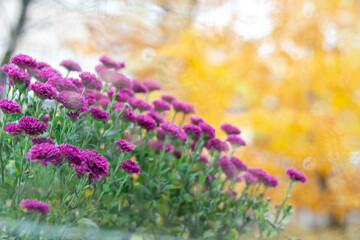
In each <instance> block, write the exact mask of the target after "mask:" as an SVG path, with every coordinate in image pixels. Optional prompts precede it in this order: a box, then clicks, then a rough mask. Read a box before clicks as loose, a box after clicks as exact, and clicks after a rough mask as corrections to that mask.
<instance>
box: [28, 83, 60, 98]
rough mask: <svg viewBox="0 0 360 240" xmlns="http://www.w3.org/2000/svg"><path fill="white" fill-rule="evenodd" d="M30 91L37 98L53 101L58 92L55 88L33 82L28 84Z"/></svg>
mask: <svg viewBox="0 0 360 240" xmlns="http://www.w3.org/2000/svg"><path fill="white" fill-rule="evenodd" d="M30 89H31V90H33V91H34V92H35V93H36V95H37V96H38V97H39V98H42V99H55V98H56V96H57V94H58V92H57V91H56V88H54V87H53V86H51V85H50V84H47V83H42V82H35V83H32V84H30Z"/></svg>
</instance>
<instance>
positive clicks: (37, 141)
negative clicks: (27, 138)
mask: <svg viewBox="0 0 360 240" xmlns="http://www.w3.org/2000/svg"><path fill="white" fill-rule="evenodd" d="M31 142H32V143H33V144H34V145H37V144H42V143H50V144H52V145H55V143H54V141H53V140H52V139H51V138H46V137H39V138H33V139H31Z"/></svg>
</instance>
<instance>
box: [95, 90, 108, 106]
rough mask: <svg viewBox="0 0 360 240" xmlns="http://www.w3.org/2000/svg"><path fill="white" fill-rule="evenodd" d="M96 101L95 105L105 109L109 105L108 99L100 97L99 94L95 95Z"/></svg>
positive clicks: (103, 96)
mask: <svg viewBox="0 0 360 240" xmlns="http://www.w3.org/2000/svg"><path fill="white" fill-rule="evenodd" d="M96 100H97V104H99V105H101V106H103V107H104V108H106V107H107V106H108V105H109V104H110V100H109V98H108V97H107V96H105V95H102V94H101V93H97V94H96Z"/></svg>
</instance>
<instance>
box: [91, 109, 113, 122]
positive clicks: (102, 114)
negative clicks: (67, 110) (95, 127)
mask: <svg viewBox="0 0 360 240" xmlns="http://www.w3.org/2000/svg"><path fill="white" fill-rule="evenodd" d="M89 112H90V114H91V116H93V117H94V118H96V119H99V120H106V119H108V118H109V117H110V114H109V113H108V112H107V111H105V110H102V109H101V108H99V107H91V108H89Z"/></svg>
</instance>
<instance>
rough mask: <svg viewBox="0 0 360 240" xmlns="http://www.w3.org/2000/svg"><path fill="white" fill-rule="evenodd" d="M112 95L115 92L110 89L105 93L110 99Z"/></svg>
mask: <svg viewBox="0 0 360 240" xmlns="http://www.w3.org/2000/svg"><path fill="white" fill-rule="evenodd" d="M114 93H115V90H114V89H110V90H107V91H106V94H107V95H108V96H109V98H110V99H111V98H112V96H113V95H114Z"/></svg>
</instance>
